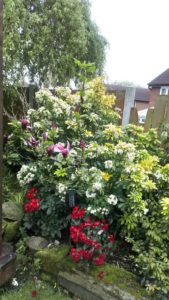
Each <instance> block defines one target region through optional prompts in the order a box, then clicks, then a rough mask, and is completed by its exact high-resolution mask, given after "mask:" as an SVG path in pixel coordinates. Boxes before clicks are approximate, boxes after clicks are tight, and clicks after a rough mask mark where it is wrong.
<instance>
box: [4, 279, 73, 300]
mask: <svg viewBox="0 0 169 300" xmlns="http://www.w3.org/2000/svg"><path fill="white" fill-rule="evenodd" d="M33 291H36V292H37V295H34V296H35V297H33V295H32V292H33ZM0 299H1V300H20V299H21V300H31V299H37V300H70V299H71V298H70V297H68V296H66V295H64V294H63V293H61V292H60V291H58V290H57V291H56V290H55V289H54V288H52V287H51V286H50V285H48V284H46V283H44V282H42V281H40V282H39V283H38V284H37V285H36V286H35V283H34V282H33V281H28V282H26V283H24V284H22V285H20V287H17V288H15V289H12V290H11V291H9V292H8V291H6V292H4V293H2V294H1V292H0Z"/></svg>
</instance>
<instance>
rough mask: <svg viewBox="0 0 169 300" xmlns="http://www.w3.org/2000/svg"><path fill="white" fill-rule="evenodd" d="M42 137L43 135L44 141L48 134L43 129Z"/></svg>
mask: <svg viewBox="0 0 169 300" xmlns="http://www.w3.org/2000/svg"><path fill="white" fill-rule="evenodd" d="M42 137H43V140H44V141H46V140H47V138H48V134H47V132H46V131H44V132H43V133H42Z"/></svg>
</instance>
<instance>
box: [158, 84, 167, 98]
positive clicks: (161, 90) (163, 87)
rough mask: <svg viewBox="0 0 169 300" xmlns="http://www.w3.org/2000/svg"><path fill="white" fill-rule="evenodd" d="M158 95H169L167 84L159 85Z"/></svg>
mask: <svg viewBox="0 0 169 300" xmlns="http://www.w3.org/2000/svg"><path fill="white" fill-rule="evenodd" d="M160 95H167V96H168V95H169V86H167V85H166V86H161V88H160Z"/></svg>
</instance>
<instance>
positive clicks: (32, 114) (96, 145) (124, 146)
mask: <svg viewBox="0 0 169 300" xmlns="http://www.w3.org/2000/svg"><path fill="white" fill-rule="evenodd" d="M88 67H89V66H88ZM81 79H82V80H83V82H82V85H81V86H82V88H81V89H80V90H79V91H77V92H76V93H71V91H70V90H69V89H68V88H64V87H58V88H57V89H56V91H55V93H53V94H52V93H51V92H49V91H47V90H43V91H39V92H38V93H37V94H36V101H37V109H36V110H33V109H30V110H28V113H27V116H25V117H24V118H23V119H22V120H20V121H17V120H14V121H13V122H11V124H10V126H11V130H12V134H11V135H9V138H8V143H7V145H6V152H5V161H6V165H7V166H8V167H9V168H10V169H11V170H13V171H15V172H17V178H18V181H19V183H20V185H21V187H22V188H23V189H26V190H28V189H30V188H32V187H33V188H36V189H37V190H38V192H37V195H35V196H38V197H37V199H38V201H37V200H36V201H35V202H36V203H34V207H36V209H35V210H34V211H32V210H29V209H28V210H29V212H27V213H26V214H25V219H24V227H25V228H26V229H27V230H28V231H29V232H30V231H31V232H33V233H34V234H42V235H43V236H47V237H52V238H55V237H58V236H59V237H60V236H61V233H62V231H63V230H64V228H67V225H68V222H69V219H70V218H69V212H68V208H67V204H66V201H65V199H66V194H67V192H68V191H69V190H72V189H73V190H75V191H76V202H78V203H79V204H80V205H83V207H84V208H85V211H86V212H87V213H88V214H89V215H94V216H95V217H96V218H98V221H99V220H100V222H101V220H102V219H107V220H108V222H109V224H110V226H111V227H112V228H113V232H114V234H115V236H116V237H117V239H121V240H124V239H125V240H126V241H127V242H128V243H129V244H130V245H131V247H132V254H133V255H134V260H135V262H136V264H137V267H138V272H139V273H140V275H141V278H142V283H143V284H144V285H146V286H147V288H148V289H149V291H150V292H154V293H156V297H158V293H159V295H160V294H161V295H162V297H164V295H166V293H168V292H169V277H168V275H169V248H168V244H169V243H168V242H169V236H168V230H169V222H168V202H167V201H168V200H166V199H168V197H169V184H168V183H169V164H166V162H165V160H164V157H165V154H164V153H165V152H164V149H163V148H162V147H161V145H160V142H159V140H158V138H157V132H156V131H155V130H153V129H152V130H150V131H149V132H147V133H144V132H143V129H142V128H141V127H136V126H133V125H129V126H127V127H125V128H121V127H120V126H117V121H118V118H119V117H118V114H117V113H116V112H114V111H113V109H112V107H113V105H114V100H115V99H114V96H112V95H106V94H105V90H104V86H103V83H102V80H101V79H100V78H97V79H95V80H94V81H92V82H88V81H87V80H86V78H85V77H83V76H81ZM26 197H27V196H26ZM27 201H28V199H27V200H26V199H25V205H26V204H27ZM24 207H25V206H24ZM102 254H104V253H102ZM156 299H157V298H156ZM163 299H164V298H163Z"/></svg>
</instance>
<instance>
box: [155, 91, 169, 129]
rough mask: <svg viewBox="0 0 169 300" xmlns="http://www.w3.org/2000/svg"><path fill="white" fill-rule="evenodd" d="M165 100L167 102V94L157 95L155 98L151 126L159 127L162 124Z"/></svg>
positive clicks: (168, 98)
mask: <svg viewBox="0 0 169 300" xmlns="http://www.w3.org/2000/svg"><path fill="white" fill-rule="evenodd" d="M167 102H169V96H159V97H158V98H157V100H156V103H155V107H154V114H153V118H152V128H159V127H160V126H161V125H162V124H163V121H164V116H165V111H166V105H167Z"/></svg>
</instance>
